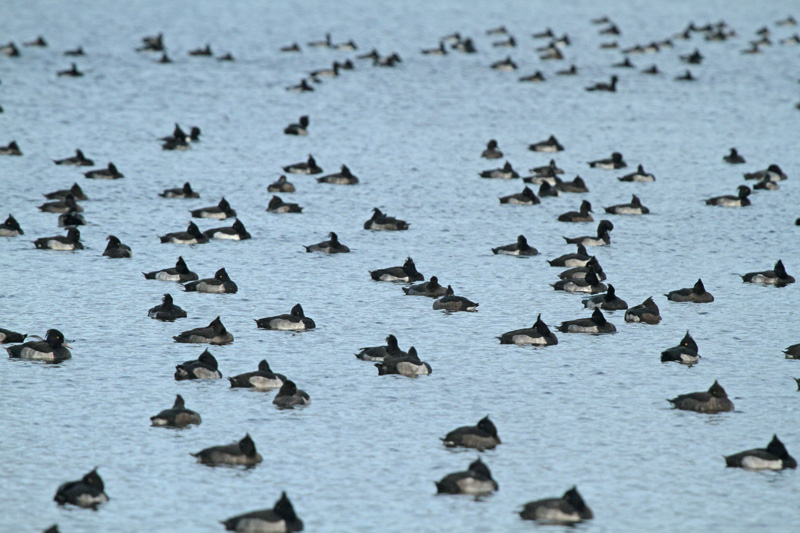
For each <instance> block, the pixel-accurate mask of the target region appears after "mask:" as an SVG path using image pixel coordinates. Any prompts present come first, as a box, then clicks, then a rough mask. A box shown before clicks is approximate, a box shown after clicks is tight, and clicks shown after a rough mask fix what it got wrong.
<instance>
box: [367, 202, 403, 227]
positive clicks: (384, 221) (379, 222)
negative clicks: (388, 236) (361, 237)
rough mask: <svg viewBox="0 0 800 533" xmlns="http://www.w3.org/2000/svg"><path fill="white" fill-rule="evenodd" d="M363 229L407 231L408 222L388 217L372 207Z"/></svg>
mask: <svg viewBox="0 0 800 533" xmlns="http://www.w3.org/2000/svg"><path fill="white" fill-rule="evenodd" d="M364 229H366V230H372V231H404V230H407V229H408V222H406V221H405V220H398V219H396V218H394V217H390V216H389V215H386V214H384V213H383V212H382V211H381V210H380V209H378V208H377V207H373V208H372V217H370V219H369V220H367V221H366V222H364Z"/></svg>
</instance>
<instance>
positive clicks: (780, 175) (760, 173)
mask: <svg viewBox="0 0 800 533" xmlns="http://www.w3.org/2000/svg"><path fill="white" fill-rule="evenodd" d="M787 177H788V176H787V175H786V173H785V172H784V171H783V170H781V167H779V166H778V165H776V164H775V163H773V164H771V165H770V166H768V167H767V168H765V169H764V170H757V171H756V172H745V174H744V179H746V180H763V179H768V180H770V181H782V180H785V179H786V178H787Z"/></svg>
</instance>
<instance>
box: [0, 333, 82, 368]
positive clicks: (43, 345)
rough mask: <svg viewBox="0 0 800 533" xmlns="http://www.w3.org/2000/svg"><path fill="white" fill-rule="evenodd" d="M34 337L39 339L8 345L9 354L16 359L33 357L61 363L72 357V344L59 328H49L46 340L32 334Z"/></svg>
mask: <svg viewBox="0 0 800 533" xmlns="http://www.w3.org/2000/svg"><path fill="white" fill-rule="evenodd" d="M32 338H36V339H39V340H35V341H28V342H26V343H25V344H19V345H17V346H9V347H7V348H6V351H7V352H8V356H9V357H11V358H15V359H31V360H34V361H46V362H48V363H60V362H61V361H66V360H67V359H69V358H71V357H72V353H71V352H70V351H69V348H72V346H70V345H69V344H67V343H66V341H65V340H64V334H63V333H61V332H60V331H58V330H57V329H48V330H47V333H46V334H45V338H44V340H42V338H41V337H37V336H32ZM23 340H24V337H23Z"/></svg>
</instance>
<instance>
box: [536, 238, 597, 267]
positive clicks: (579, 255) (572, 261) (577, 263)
mask: <svg viewBox="0 0 800 533" xmlns="http://www.w3.org/2000/svg"><path fill="white" fill-rule="evenodd" d="M591 258H592V256H590V255H589V254H587V253H586V247H585V246H584V245H583V244H581V243H578V251H577V252H576V253H573V254H564V255H562V256H559V257H556V258H555V259H550V260H548V261H547V262H548V263H549V264H550V266H553V267H582V266H586V263H588V262H589V260H590V259H591Z"/></svg>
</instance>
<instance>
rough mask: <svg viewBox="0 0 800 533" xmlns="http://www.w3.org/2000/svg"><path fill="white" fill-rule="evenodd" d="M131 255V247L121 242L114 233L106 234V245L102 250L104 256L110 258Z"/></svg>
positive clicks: (124, 257)
mask: <svg viewBox="0 0 800 533" xmlns="http://www.w3.org/2000/svg"><path fill="white" fill-rule="evenodd" d="M132 255H133V253H132V252H131V247H130V246H128V245H127V244H122V243H121V242H120V240H119V239H118V238H117V237H115V236H114V235H109V236H108V245H107V246H106V249H105V251H103V256H104V257H109V258H111V259H128V258H130V257H131V256H132Z"/></svg>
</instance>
